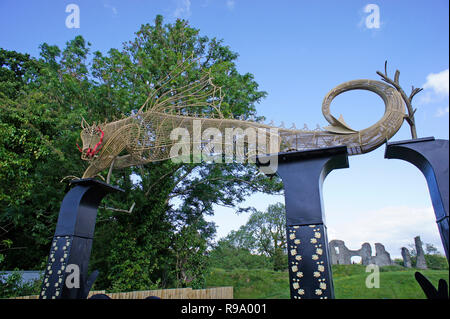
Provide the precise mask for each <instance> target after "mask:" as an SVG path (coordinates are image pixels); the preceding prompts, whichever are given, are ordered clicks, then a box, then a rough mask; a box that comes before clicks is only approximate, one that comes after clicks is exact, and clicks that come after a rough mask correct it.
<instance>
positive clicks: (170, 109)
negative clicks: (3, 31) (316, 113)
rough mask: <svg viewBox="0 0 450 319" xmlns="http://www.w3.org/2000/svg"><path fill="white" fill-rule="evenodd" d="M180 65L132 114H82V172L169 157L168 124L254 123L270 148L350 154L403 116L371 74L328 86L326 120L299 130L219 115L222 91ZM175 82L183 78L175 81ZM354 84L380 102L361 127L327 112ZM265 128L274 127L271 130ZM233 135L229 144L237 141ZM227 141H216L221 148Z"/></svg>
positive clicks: (381, 137) (383, 137) (380, 137)
mask: <svg viewBox="0 0 450 319" xmlns="http://www.w3.org/2000/svg"><path fill="white" fill-rule="evenodd" d="M186 70H187V65H181V66H179V68H178V71H177V72H173V73H172V74H170V75H169V76H167V77H166V78H165V79H164V81H163V82H162V83H160V84H158V85H156V86H154V87H152V93H151V94H150V95H149V96H148V98H147V100H146V101H145V103H144V104H143V105H142V107H141V108H140V109H139V111H138V112H137V113H135V114H133V115H132V116H129V117H127V118H124V119H121V120H118V121H114V122H110V123H103V124H98V125H97V124H95V123H94V124H93V125H88V124H87V122H86V121H85V120H84V119H83V121H82V127H83V130H82V132H81V139H82V141H83V147H82V149H81V151H82V159H84V160H88V161H89V162H90V166H89V167H88V168H87V169H86V171H85V172H84V174H83V178H88V177H93V176H95V175H96V174H98V173H99V172H101V171H103V170H105V169H107V168H109V169H110V171H111V169H112V163H114V168H124V167H130V166H135V165H141V164H145V163H149V162H156V161H163V160H167V159H170V158H173V157H174V156H173V154H171V152H170V150H171V148H172V147H173V146H174V145H175V143H179V141H177V140H172V139H171V138H170V136H171V133H172V132H173V130H174V129H176V128H181V129H185V130H187V131H188V132H189V134H190V136H193V134H195V132H193V130H194V123H195V122H196V124H201V128H202V130H206V129H208V128H216V129H218V130H219V131H220V132H224V130H225V129H227V128H228V129H233V130H239V129H241V130H242V131H245V130H246V129H248V128H251V129H255V130H257V131H258V134H263V135H264V136H262V137H264V138H266V140H269V139H270V138H272V139H275V140H276V145H277V147H276V152H286V151H292V150H308V149H318V148H324V147H331V146H337V145H346V146H347V148H348V153H349V154H350V155H356V154H363V153H367V152H370V151H372V150H374V149H376V148H377V147H379V146H380V145H382V144H383V143H385V142H386V141H387V140H389V139H390V138H391V137H392V136H393V135H394V134H395V133H396V132H397V131H398V130H399V129H400V127H401V125H402V123H403V120H404V118H405V106H404V102H403V100H402V96H401V95H400V93H399V92H398V91H397V90H396V89H395V88H393V87H391V86H389V85H387V84H385V83H383V82H381V81H374V80H354V81H349V82H345V83H343V84H341V85H339V86H337V87H335V88H334V89H333V90H331V91H330V92H329V93H328V94H327V95H326V96H325V98H324V100H323V103H322V113H323V115H324V117H325V118H326V120H327V121H328V122H329V123H330V126H327V127H324V128H323V129H320V128H318V129H316V130H309V129H307V128H306V126H305V128H304V129H301V130H298V129H295V126H294V127H293V128H291V129H286V128H284V127H273V126H271V125H266V124H263V123H258V122H253V121H245V120H238V119H233V118H224V117H223V115H222V113H221V112H220V104H221V102H222V99H223V96H222V92H221V90H220V88H219V87H216V86H215V85H214V84H213V79H212V78H211V75H210V74H209V73H208V72H202V74H203V75H202V76H201V78H200V79H199V80H196V81H189V80H187V78H188V75H187V74H186V73H187V72H186ZM176 83H186V84H184V85H180V86H178V87H177V86H176ZM356 89H362V90H369V91H372V92H374V93H376V94H378V95H379V96H380V97H381V98H382V99H383V101H384V104H385V113H384V115H383V117H382V118H381V119H380V120H379V121H378V122H376V123H375V124H374V125H372V126H370V127H368V128H366V129H363V130H361V131H355V130H353V129H351V128H350V127H349V126H348V125H347V124H346V123H345V122H344V120H343V118H342V117H340V118H339V119H336V118H335V117H333V116H332V115H331V113H330V104H331V101H332V100H333V99H334V98H335V97H336V96H337V95H339V94H341V93H343V92H346V91H350V90H356ZM192 109H195V110H201V111H202V112H203V114H200V115H197V114H189V113H188V110H192ZM271 128H276V132H277V133H276V134H274V133H273V132H274V131H271V130H270V129H271ZM240 138H242V139H244V140H245V135H242V134H241V135H239V134H238V135H236V139H240ZM258 138H259V135H258ZM236 139H235V140H234V141H233V143H232V144H233V145H234V144H235V143H238V142H239V141H238V140H236ZM190 142H191V141H189V143H190ZM208 142H209V141H208V140H202V141H201V143H197V145H193V147H192V148H191V149H190V152H191V153H194V152H195V151H197V152H199V151H203V152H205V153H208V152H212V153H214V152H215V151H216V150H215V149H214V148H213V147H211V143H208ZM243 143H244V144H245V145H246V148H245V149H246V150H249V149H255V148H251V147H250V146H251V145H249V144H250V143H251V141H249V140H248V139H246V140H245V141H244V142H243ZM233 145H230V144H228V145H227V144H226V142H222V145H221V146H222V147H221V150H225V149H226V148H227V147H233ZM271 151H273V150H271ZM272 153H273V152H272ZM241 155H242V154H241ZM244 155H246V156H249V155H250V154H248V153H246V154H244Z"/></svg>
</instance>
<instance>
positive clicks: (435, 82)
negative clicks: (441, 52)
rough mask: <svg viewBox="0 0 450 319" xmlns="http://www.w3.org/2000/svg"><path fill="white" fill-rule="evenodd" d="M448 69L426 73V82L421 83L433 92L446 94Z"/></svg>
mask: <svg viewBox="0 0 450 319" xmlns="http://www.w3.org/2000/svg"><path fill="white" fill-rule="evenodd" d="M448 76H449V72H448V69H447V70H444V71H442V72H439V73H430V74H428V75H427V82H426V83H425V84H424V85H423V88H424V89H430V90H432V91H433V92H434V93H435V94H438V95H443V96H448V87H449V80H448Z"/></svg>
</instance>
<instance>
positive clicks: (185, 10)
mask: <svg viewBox="0 0 450 319" xmlns="http://www.w3.org/2000/svg"><path fill="white" fill-rule="evenodd" d="M190 15H191V1H190V0H177V7H176V8H175V11H174V12H173V16H174V17H175V18H180V19H182V18H188V17H190Z"/></svg>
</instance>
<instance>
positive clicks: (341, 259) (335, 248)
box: [329, 236, 427, 269]
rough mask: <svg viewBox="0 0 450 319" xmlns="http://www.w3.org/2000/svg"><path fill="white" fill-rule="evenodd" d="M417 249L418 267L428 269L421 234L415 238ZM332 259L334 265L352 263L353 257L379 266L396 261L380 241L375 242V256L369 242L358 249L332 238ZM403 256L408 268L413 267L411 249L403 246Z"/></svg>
mask: <svg viewBox="0 0 450 319" xmlns="http://www.w3.org/2000/svg"><path fill="white" fill-rule="evenodd" d="M414 242H415V246H416V251H417V262H416V268H419V269H427V263H426V261H425V253H424V251H423V248H422V241H421V240H420V236H417V237H415V238H414ZM329 251H330V259H331V263H332V264H333V265H336V264H338V265H350V264H351V263H352V260H351V259H352V257H354V256H359V257H361V264H363V265H366V266H367V265H370V264H375V265H378V266H389V265H393V264H394V262H393V261H392V260H391V255H390V254H389V253H388V252H387V251H386V249H385V248H384V246H383V245H382V244H380V243H375V256H372V248H371V247H370V244H369V243H364V244H362V246H361V248H360V249H358V250H350V249H348V248H347V247H346V246H345V243H344V241H342V240H332V241H330V243H329ZM402 257H403V265H404V266H405V267H407V268H411V267H412V264H411V255H410V253H409V250H408V249H407V248H405V247H402Z"/></svg>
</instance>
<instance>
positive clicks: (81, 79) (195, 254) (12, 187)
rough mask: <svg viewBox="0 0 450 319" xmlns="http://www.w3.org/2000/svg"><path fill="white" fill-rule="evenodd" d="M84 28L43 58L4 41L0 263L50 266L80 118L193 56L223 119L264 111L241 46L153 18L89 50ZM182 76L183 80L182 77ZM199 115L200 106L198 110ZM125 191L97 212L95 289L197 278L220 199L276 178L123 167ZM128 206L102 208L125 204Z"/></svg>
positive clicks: (78, 171) (174, 166)
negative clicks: (124, 38)
mask: <svg viewBox="0 0 450 319" xmlns="http://www.w3.org/2000/svg"><path fill="white" fill-rule="evenodd" d="M90 46H91V44H90V43H89V42H87V41H86V40H85V39H84V38H83V37H82V36H77V37H75V38H74V39H73V40H70V41H68V42H67V43H66V46H65V47H64V48H58V47H57V46H54V45H50V44H47V43H43V44H42V45H41V46H40V56H39V57H38V58H33V57H31V56H29V55H27V54H23V53H18V52H14V51H7V50H4V49H0V179H1V183H0V207H1V208H0V227H1V228H0V244H3V246H0V254H2V255H3V258H2V259H3V260H2V259H0V269H13V268H16V267H18V268H20V269H40V268H42V267H43V265H44V264H45V262H46V259H47V254H48V251H49V246H50V243H51V239H52V236H53V232H54V229H55V225H56V219H57V216H58V211H59V207H60V203H61V200H62V198H63V197H64V194H65V192H67V190H68V185H67V183H61V182H60V180H61V179H62V178H63V177H64V176H68V175H76V176H81V175H82V173H83V171H84V170H85V168H86V163H84V162H83V161H81V160H80V155H79V152H78V150H77V148H76V146H75V145H76V143H77V141H79V133H80V130H81V128H80V121H81V117H84V118H85V119H86V120H87V121H89V122H93V121H96V122H102V121H105V120H106V121H112V120H115V119H118V118H121V117H123V116H128V115H130V114H131V113H132V112H133V111H135V110H137V109H139V107H140V106H141V105H142V103H144V101H145V99H146V97H147V95H148V93H149V86H150V85H152V84H155V83H158V81H159V80H160V79H162V78H163V77H164V76H165V75H166V74H167V73H169V72H170V71H171V70H172V69H173V68H174V66H175V65H176V64H177V63H178V62H179V61H182V60H185V59H188V58H194V59H197V58H198V59H197V60H196V61H197V62H196V63H194V64H192V66H191V69H190V70H188V72H191V74H192V79H193V80H195V76H196V74H198V70H199V69H208V70H210V72H211V74H212V76H213V78H214V82H215V85H217V86H220V87H222V92H223V93H224V95H225V97H224V100H223V103H222V105H221V111H222V113H223V114H224V116H225V117H243V118H250V117H253V116H257V114H256V105H257V103H258V102H259V101H261V99H263V98H264V97H265V96H266V92H264V91H260V90H259V88H258V84H257V83H256V81H255V79H254V76H253V75H252V74H250V73H245V74H241V73H239V71H238V70H237V66H236V61H237V58H238V54H237V53H235V52H233V51H232V50H231V49H230V48H229V47H228V46H226V45H224V43H223V41H222V40H218V39H216V38H212V39H209V38H208V37H206V36H201V34H200V30H198V29H195V28H193V27H191V26H190V25H189V24H188V22H187V21H185V20H177V21H176V22H174V23H173V24H164V23H163V18H162V16H157V17H156V19H155V21H154V23H153V24H145V25H142V26H141V28H140V29H139V30H138V31H137V32H136V34H135V37H134V39H132V40H130V41H128V42H125V43H124V44H123V47H122V48H121V49H110V50H109V51H108V52H107V53H102V52H98V51H96V52H91V49H90ZM180 84H181V83H180ZM191 111H193V112H201V111H202V110H191ZM111 184H113V185H117V186H119V187H121V188H122V189H124V190H125V192H124V193H122V194H114V195H110V196H108V197H107V198H106V199H105V200H104V201H103V202H102V205H101V207H102V208H101V209H99V214H98V217H97V225H96V231H95V240H94V247H93V252H92V257H91V263H90V267H91V268H92V269H98V270H99V271H100V276H99V278H98V279H97V281H96V283H95V287H96V288H99V289H109V290H115V291H119V290H121V291H124V290H131V289H149V288H152V287H171V286H172V287H173V286H186V285H191V286H201V285H202V282H203V281H202V280H203V279H202V278H203V273H204V271H205V269H206V267H207V259H206V254H207V247H208V245H209V243H210V241H211V239H212V238H213V236H214V234H215V225H214V224H213V223H209V222H207V221H206V220H205V218H204V217H205V215H212V214H214V205H222V206H226V207H238V204H239V203H242V202H243V201H244V199H245V198H246V196H248V195H249V194H252V193H254V192H257V191H260V192H265V193H270V194H274V193H278V192H280V191H281V183H280V181H279V180H278V179H276V178H275V179H268V178H267V177H266V176H264V175H262V174H261V173H259V171H258V169H257V168H256V167H255V166H252V165H244V164H237V163H235V164H214V165H213V164H206V163H200V164H185V163H173V162H171V161H164V162H157V163H150V164H146V165H142V166H139V167H132V168H126V169H122V170H119V171H116V172H115V173H114V174H113V176H112V179H111ZM132 203H136V204H135V208H134V210H133V211H132V213H130V214H128V213H124V212H120V211H112V210H108V209H105V208H104V207H115V208H118V209H124V210H125V209H128V208H129V207H130V205H131V204H132Z"/></svg>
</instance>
